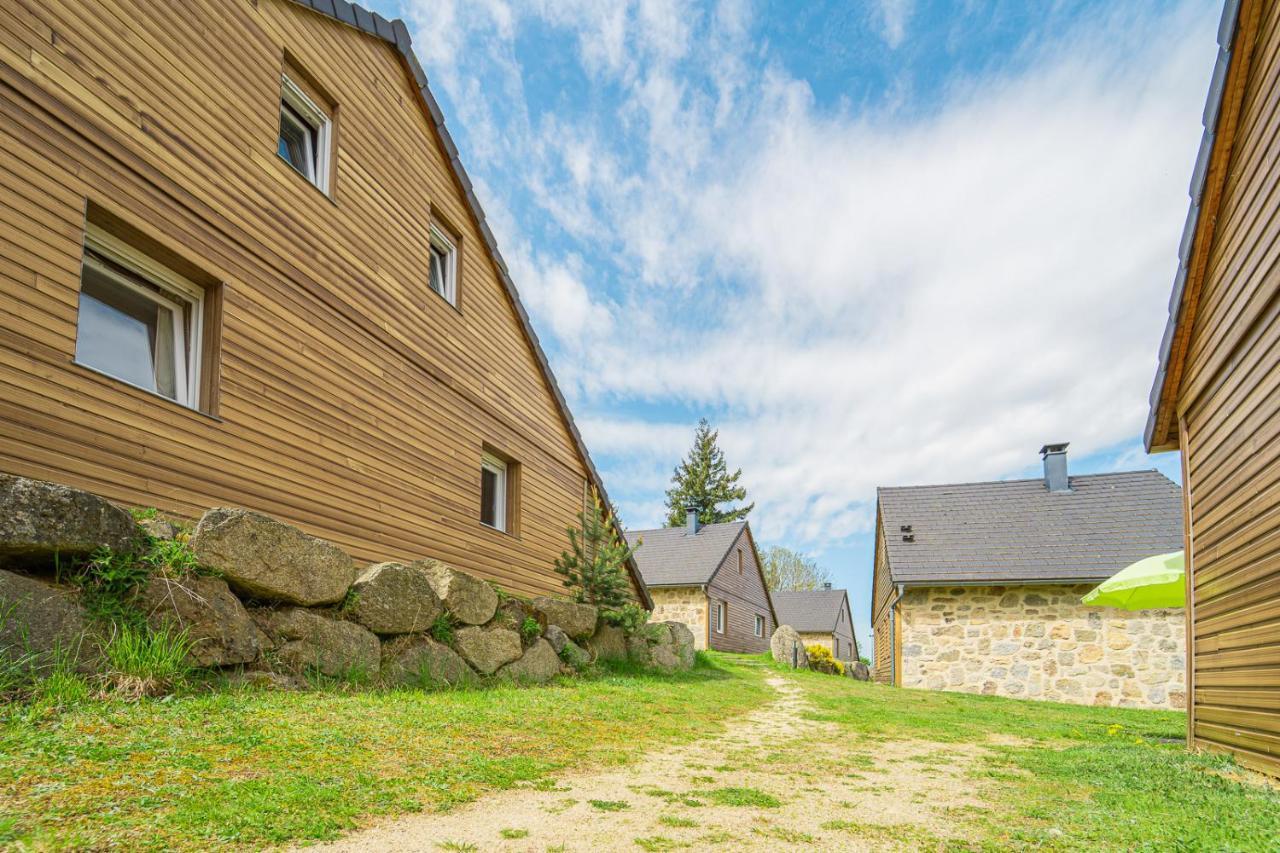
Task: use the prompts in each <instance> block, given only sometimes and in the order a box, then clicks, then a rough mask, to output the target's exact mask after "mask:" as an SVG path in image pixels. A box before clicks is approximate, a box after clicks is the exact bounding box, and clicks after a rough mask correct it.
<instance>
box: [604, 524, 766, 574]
mask: <svg viewBox="0 0 1280 853" xmlns="http://www.w3.org/2000/svg"><path fill="white" fill-rule="evenodd" d="M746 526H747V523H746V522H745V521H734V522H730V523H728V524H708V525H705V526H703V527H702V528H701V529H700V530H699V531H698V532H697V534H696V535H693V536H690V535H689V534H688V532H687V529H686V528H684V527H659V528H658V529H656V530H628V531H627V532H626V536H627V542H628V543H630V544H632V545H634V544H636V542H638V541H639V542H643V543H644V544H642V545H641V546H640V547H639V548H637V549H636V565H637V566H639V567H640V574H641V576H642V577H644V582H645V584H646V585H648V586H693V585H696V584H704V583H707V582H709V581H710V580H711V576H712V575H713V574H715V571H716V568H717V567H719V565H720V563H721V562H722V561H723V560H724V556H725V554H727V553H729V549H730V548H731V547H733V543H734V542H736V541H737V539H738V536H739V534H741V533H742V529H743V528H744V527H746Z"/></svg>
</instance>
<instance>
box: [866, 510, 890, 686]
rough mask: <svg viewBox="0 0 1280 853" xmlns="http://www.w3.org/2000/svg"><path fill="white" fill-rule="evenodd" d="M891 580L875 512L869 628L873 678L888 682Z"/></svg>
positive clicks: (881, 533) (880, 525)
mask: <svg viewBox="0 0 1280 853" xmlns="http://www.w3.org/2000/svg"><path fill="white" fill-rule="evenodd" d="M892 599H893V581H892V580H891V579H890V577H889V553H888V551H887V549H886V548H885V547H884V530H883V523H882V519H881V518H880V513H879V511H878V510H877V512H876V548H875V566H874V568H873V570H872V579H871V630H872V634H873V637H872V640H873V641H874V643H875V661H874V663H875V672H873V673H872V677H873V678H874V679H875V680H876V681H879V682H882V683H884V684H888V683H889V682H890V681H891V679H892V677H893V659H894V657H893V656H894V648H893V643H894V635H893V630H892V625H893V608H892V607H890V602H891V601H892Z"/></svg>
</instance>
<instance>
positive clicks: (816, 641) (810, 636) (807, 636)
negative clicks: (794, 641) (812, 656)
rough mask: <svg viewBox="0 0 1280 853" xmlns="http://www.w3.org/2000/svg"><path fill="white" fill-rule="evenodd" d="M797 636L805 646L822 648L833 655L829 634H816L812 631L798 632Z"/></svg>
mask: <svg viewBox="0 0 1280 853" xmlns="http://www.w3.org/2000/svg"><path fill="white" fill-rule="evenodd" d="M799 634H800V639H801V640H802V641H803V642H804V644H805V645H806V646H822V647H823V648H824V649H826V650H827V651H829V652H832V653H833V654H834V652H835V650H834V649H832V648H831V634H829V633H828V634H817V633H814V632H812V631H800V632H799Z"/></svg>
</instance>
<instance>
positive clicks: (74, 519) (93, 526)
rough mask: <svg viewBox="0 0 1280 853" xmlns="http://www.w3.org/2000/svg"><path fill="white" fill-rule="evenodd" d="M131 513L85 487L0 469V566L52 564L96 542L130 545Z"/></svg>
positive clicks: (135, 537) (133, 541)
mask: <svg viewBox="0 0 1280 853" xmlns="http://www.w3.org/2000/svg"><path fill="white" fill-rule="evenodd" d="M141 538H142V534H141V531H139V530H138V525H137V524H135V523H134V521H133V516H131V515H129V513H128V512H126V511H125V510H123V509H121V508H120V507H118V506H116V505H115V504H113V503H111V502H110V501H108V500H105V499H103V498H100V497H98V496H97V495H94V494H90V493H89V492H84V491H81V490H80V489H73V488H71V487H70V486H61V485H58V484H57V483H46V482H45V481H43V480H28V479H27V478H26V477H15V476H12V475H10V474H0V566H9V567H14V568H24V567H25V568H33V569H52V568H55V566H56V564H57V563H58V562H59V561H63V560H70V561H76V560H79V559H81V558H84V557H87V556H89V554H91V553H93V552H94V551H96V550H97V549H98V548H103V547H106V548H110V549H111V550H113V551H129V550H132V549H133V548H134V547H135V546H136V545H137V544H138V543H139V541H140V540H141Z"/></svg>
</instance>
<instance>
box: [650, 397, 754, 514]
mask: <svg viewBox="0 0 1280 853" xmlns="http://www.w3.org/2000/svg"><path fill="white" fill-rule="evenodd" d="M719 437H720V433H719V431H718V430H713V429H712V428H711V424H709V423H707V419H706V418H703V419H702V420H700V421H698V429H697V431H696V432H695V433H694V436H693V447H692V448H691V449H690V450H689V455H688V456H686V457H685V458H684V460H683V461H681V463H680V464H679V465H677V466H676V470H675V473H674V474H672V476H671V488H669V489H667V527H680V526H681V525H683V524H684V523H685V507H686V506H688V505H689V504H691V503H693V504H697V505H698V507H700V509H699V510H698V520H699V521H700V522H701V523H703V524H719V523H721V522H725V521H739V520H741V519H744V518H746V517H747V513H749V512H751V510H752V509H754V508H755V504H754V503H749V504H747V505H746V506H737V507H729V508H726V509H720V504H725V503H731V502H733V501H742V500H746V498H747V490H746V489H745V488H743V487H742V486H739V485H738V479H739V478H740V477H741V476H742V469H741V468H739V469H738V470H736V471H734V472H733V473H732V474H730V473H729V467H728V465H726V464H725V461H724V451H722V450H721V449H720V448H719V446H717V444H716V440H717V439H718V438H719Z"/></svg>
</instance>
